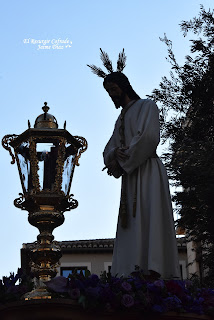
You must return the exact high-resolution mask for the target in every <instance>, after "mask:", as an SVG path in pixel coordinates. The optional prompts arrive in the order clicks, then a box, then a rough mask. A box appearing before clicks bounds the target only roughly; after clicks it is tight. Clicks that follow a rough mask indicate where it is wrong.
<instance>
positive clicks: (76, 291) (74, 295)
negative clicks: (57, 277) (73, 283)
mask: <svg viewBox="0 0 214 320" xmlns="http://www.w3.org/2000/svg"><path fill="white" fill-rule="evenodd" d="M68 293H69V296H70V297H71V299H74V300H77V299H79V297H80V290H79V289H78V288H75V289H71V290H70V291H69V292H68Z"/></svg>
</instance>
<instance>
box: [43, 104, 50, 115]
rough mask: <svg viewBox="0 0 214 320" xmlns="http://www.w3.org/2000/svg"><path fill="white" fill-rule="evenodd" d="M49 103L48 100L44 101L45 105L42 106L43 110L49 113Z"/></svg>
mask: <svg viewBox="0 0 214 320" xmlns="http://www.w3.org/2000/svg"><path fill="white" fill-rule="evenodd" d="M47 104H48V103H47V102H44V106H43V107H42V110H43V111H44V112H45V113H47V112H48V110H49V109H50V108H49V107H48V105H47Z"/></svg>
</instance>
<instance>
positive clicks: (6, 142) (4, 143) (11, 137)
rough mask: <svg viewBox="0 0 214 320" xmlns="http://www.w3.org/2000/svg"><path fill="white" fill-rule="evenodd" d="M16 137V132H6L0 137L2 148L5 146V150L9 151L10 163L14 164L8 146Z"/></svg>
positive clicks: (13, 157) (12, 155)
mask: <svg viewBox="0 0 214 320" xmlns="http://www.w3.org/2000/svg"><path fill="white" fill-rule="evenodd" d="M17 137H18V135H17V134H7V135H6V136H4V137H3V138H2V142H1V143H2V146H3V148H5V149H6V150H7V151H9V154H10V155H11V157H12V161H11V164H14V163H15V156H14V154H13V153H12V151H11V147H10V142H11V141H13V140H15V139H16V138H17Z"/></svg>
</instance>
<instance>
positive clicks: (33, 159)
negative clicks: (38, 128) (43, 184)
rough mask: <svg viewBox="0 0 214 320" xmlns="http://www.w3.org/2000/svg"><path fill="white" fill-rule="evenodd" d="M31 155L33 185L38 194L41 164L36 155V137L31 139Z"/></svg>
mask: <svg viewBox="0 0 214 320" xmlns="http://www.w3.org/2000/svg"><path fill="white" fill-rule="evenodd" d="M29 153H30V161H31V170H32V184H33V186H34V188H35V190H36V192H39V191H40V187H39V175H38V171H39V164H38V159H37V153H36V138H34V137H31V138H30V147H29Z"/></svg>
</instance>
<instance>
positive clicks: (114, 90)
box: [105, 82, 126, 109]
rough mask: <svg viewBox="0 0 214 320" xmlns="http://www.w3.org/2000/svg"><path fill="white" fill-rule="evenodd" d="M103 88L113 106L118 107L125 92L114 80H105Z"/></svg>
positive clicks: (121, 103) (122, 101)
mask: <svg viewBox="0 0 214 320" xmlns="http://www.w3.org/2000/svg"><path fill="white" fill-rule="evenodd" d="M105 89H106V91H107V92H108V94H109V96H110V97H111V99H112V101H113V102H114V105H115V107H116V108H117V109H118V108H120V106H122V105H123V103H124V98H125V95H126V94H125V92H123V90H122V89H120V87H119V86H118V85H117V84H116V83H114V82H107V83H106V84H105Z"/></svg>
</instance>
